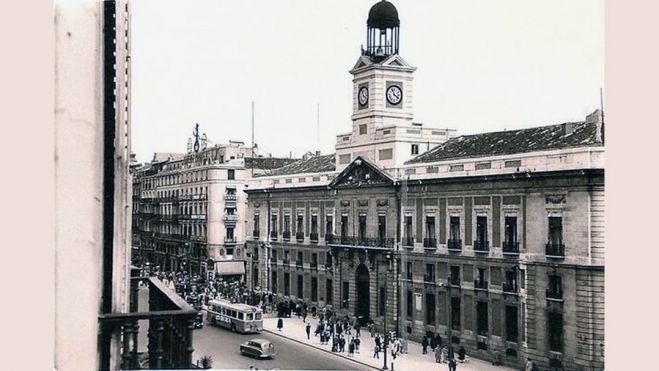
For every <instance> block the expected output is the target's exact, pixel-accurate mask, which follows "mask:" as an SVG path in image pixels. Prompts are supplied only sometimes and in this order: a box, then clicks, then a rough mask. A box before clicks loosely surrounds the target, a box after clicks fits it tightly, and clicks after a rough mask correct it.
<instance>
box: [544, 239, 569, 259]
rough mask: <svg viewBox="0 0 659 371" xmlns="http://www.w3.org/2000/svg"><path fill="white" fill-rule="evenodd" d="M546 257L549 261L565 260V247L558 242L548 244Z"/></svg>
mask: <svg viewBox="0 0 659 371" xmlns="http://www.w3.org/2000/svg"><path fill="white" fill-rule="evenodd" d="M545 256H546V257H547V258H548V259H565V245H564V244H562V243H556V242H547V244H546V245H545Z"/></svg>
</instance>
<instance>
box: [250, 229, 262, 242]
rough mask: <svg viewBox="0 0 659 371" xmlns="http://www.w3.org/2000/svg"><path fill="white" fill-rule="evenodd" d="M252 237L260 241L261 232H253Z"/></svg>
mask: <svg viewBox="0 0 659 371" xmlns="http://www.w3.org/2000/svg"><path fill="white" fill-rule="evenodd" d="M252 237H254V239H257V240H258V239H259V237H261V232H260V231H259V230H255V231H252Z"/></svg>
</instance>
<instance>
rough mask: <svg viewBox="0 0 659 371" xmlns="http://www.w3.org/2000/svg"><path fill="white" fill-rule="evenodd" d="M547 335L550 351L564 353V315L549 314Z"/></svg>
mask: <svg viewBox="0 0 659 371" xmlns="http://www.w3.org/2000/svg"><path fill="white" fill-rule="evenodd" d="M547 333H548V334H549V350H551V351H554V352H561V353H562V352H563V315H562V314H561V313H553V312H548V313H547Z"/></svg>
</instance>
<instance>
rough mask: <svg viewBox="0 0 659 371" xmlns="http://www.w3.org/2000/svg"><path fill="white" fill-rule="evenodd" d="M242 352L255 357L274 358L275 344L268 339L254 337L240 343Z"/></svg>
mask: <svg viewBox="0 0 659 371" xmlns="http://www.w3.org/2000/svg"><path fill="white" fill-rule="evenodd" d="M240 353H241V354H244V355H246V356H250V357H254V358H274V357H275V346H274V345H272V343H271V342H270V341H269V340H266V339H252V340H249V341H246V342H244V343H242V344H240Z"/></svg>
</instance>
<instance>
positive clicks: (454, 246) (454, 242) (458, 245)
mask: <svg viewBox="0 0 659 371" xmlns="http://www.w3.org/2000/svg"><path fill="white" fill-rule="evenodd" d="M446 246H447V247H448V249H449V251H462V240H460V239H454V238H451V239H449V240H448V241H447V243H446Z"/></svg>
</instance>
